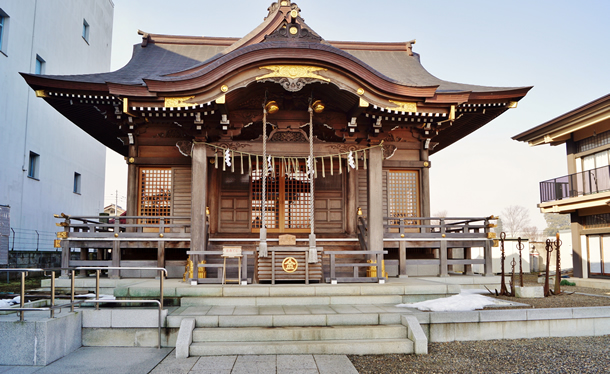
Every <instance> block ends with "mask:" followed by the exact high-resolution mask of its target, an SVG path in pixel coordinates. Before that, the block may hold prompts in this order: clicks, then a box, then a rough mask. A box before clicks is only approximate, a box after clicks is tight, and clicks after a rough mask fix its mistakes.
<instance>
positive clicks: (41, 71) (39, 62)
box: [35, 55, 46, 74]
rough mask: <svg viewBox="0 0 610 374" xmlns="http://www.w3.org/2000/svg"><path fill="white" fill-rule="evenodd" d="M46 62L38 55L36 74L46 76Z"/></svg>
mask: <svg viewBox="0 0 610 374" xmlns="http://www.w3.org/2000/svg"><path fill="white" fill-rule="evenodd" d="M45 64H46V62H45V60H44V59H43V58H42V57H40V56H39V55H36V71H35V73H36V74H44V70H45Z"/></svg>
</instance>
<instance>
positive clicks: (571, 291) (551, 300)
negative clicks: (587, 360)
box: [491, 274, 610, 372]
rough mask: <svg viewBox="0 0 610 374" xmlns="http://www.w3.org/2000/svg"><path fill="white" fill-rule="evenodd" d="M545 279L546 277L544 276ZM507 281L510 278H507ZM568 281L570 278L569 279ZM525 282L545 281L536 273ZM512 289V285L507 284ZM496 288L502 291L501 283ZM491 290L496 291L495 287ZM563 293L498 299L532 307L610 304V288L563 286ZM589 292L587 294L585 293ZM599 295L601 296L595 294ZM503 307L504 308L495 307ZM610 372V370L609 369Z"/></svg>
mask: <svg viewBox="0 0 610 374" xmlns="http://www.w3.org/2000/svg"><path fill="white" fill-rule="evenodd" d="M518 279H519V276H518V275H517V276H516V279H515V283H519V281H518ZM542 279H544V278H542ZM506 280H507V282H508V281H509V280H510V278H509V277H507V278H506ZM567 280H568V281H569V280H570V279H567ZM523 284H524V285H525V286H540V287H543V286H544V283H538V276H537V275H536V274H524V275H523ZM549 285H550V288H551V290H554V289H555V283H554V282H553V281H552V280H551V281H549ZM507 288H508V289H509V290H510V286H507ZM495 290H497V291H500V284H499V283H498V287H497V288H495ZM491 291H494V290H493V289H492V290H491ZM561 291H562V293H561V294H559V295H552V296H549V297H545V298H543V299H525V298H514V297H509V296H498V297H497V298H498V299H503V300H509V301H516V302H519V303H523V304H528V305H530V307H532V308H575V307H588V306H610V290H607V289H599V288H587V287H576V286H561ZM583 294H587V295H583ZM593 295H599V297H596V296H593ZM509 308H510V309H518V308H524V307H509ZM494 309H503V308H494ZM609 372H610V370H609Z"/></svg>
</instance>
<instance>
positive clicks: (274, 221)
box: [250, 163, 311, 232]
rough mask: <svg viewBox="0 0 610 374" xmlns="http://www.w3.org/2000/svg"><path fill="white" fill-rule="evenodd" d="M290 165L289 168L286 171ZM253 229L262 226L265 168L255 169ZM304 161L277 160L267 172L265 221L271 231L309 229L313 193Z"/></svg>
mask: <svg viewBox="0 0 610 374" xmlns="http://www.w3.org/2000/svg"><path fill="white" fill-rule="evenodd" d="M287 169H290V171H287ZM250 186H251V190H252V231H253V232H259V231H260V229H261V226H262V219H261V218H262V189H263V187H262V186H263V183H262V170H255V171H253V172H252V178H251V184H250ZM309 190H310V189H309V179H308V178H307V174H306V173H305V165H304V164H300V165H299V168H298V170H294V165H291V166H290V167H288V165H283V164H280V163H278V164H276V165H275V168H274V173H272V174H270V175H268V176H267V193H266V195H267V196H266V199H267V204H266V206H265V224H266V226H267V231H268V232H309V228H310V226H309V218H310V217H311V215H310V203H311V193H310V191H309Z"/></svg>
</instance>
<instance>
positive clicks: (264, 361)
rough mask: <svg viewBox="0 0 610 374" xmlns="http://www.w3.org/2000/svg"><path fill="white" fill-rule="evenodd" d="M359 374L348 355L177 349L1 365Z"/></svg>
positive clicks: (121, 373)
mask: <svg viewBox="0 0 610 374" xmlns="http://www.w3.org/2000/svg"><path fill="white" fill-rule="evenodd" d="M30 373H36V374H55V373H57V374H82V373H113V374H146V373H152V374H166V373H168V374H169V373H171V374H358V371H357V370H356V369H355V368H354V366H353V365H352V363H351V362H350V360H349V359H348V358H347V356H345V355H333V356H330V355H277V356H276V355H269V356H245V355H244V356H242V355H240V356H211V357H189V358H186V359H176V355H175V353H174V350H173V348H162V349H156V348H112V347H99V348H97V347H82V348H79V349H77V350H76V351H74V352H72V353H71V354H69V355H67V356H66V357H64V358H62V359H59V360H57V361H55V362H53V363H52V364H50V365H48V366H44V367H43V366H0V374H30Z"/></svg>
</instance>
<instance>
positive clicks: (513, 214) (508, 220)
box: [501, 205, 530, 238]
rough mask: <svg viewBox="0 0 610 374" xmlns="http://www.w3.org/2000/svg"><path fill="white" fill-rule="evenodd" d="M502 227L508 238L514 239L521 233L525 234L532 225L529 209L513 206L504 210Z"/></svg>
mask: <svg viewBox="0 0 610 374" xmlns="http://www.w3.org/2000/svg"><path fill="white" fill-rule="evenodd" d="M501 217H502V226H503V227H504V230H505V232H506V236H507V237H509V238H514V237H515V236H516V235H518V234H519V233H521V232H523V231H524V230H525V228H526V227H528V226H529V224H530V216H529V213H528V211H527V208H525V207H523V206H521V205H511V206H509V207H508V208H506V209H504V210H503V211H502V213H501Z"/></svg>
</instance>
